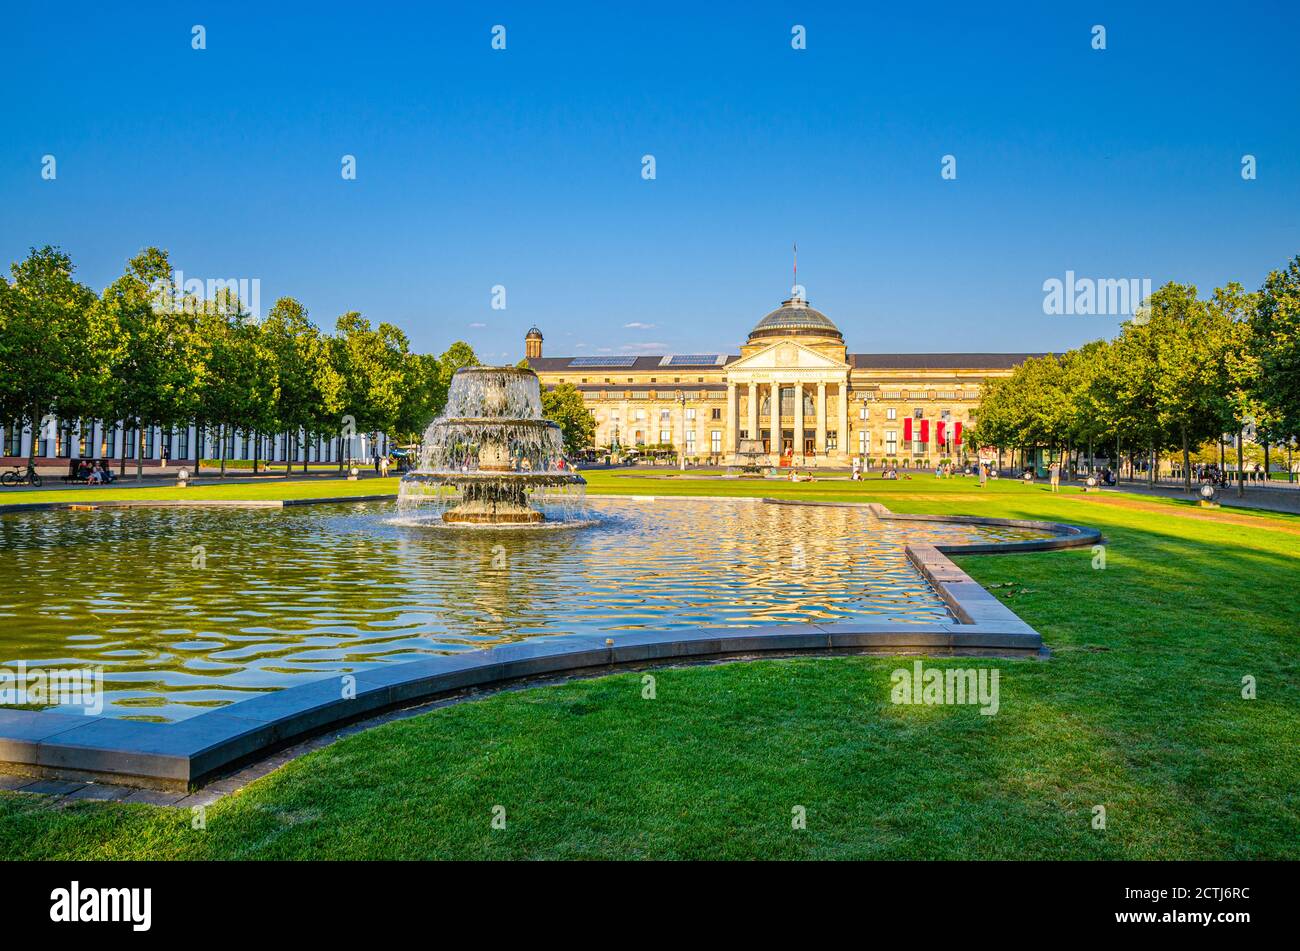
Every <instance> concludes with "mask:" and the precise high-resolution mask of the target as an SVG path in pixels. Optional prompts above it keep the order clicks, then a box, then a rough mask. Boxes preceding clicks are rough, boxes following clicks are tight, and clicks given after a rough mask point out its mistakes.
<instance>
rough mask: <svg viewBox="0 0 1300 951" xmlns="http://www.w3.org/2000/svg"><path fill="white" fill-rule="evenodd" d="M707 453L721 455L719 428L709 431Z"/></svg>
mask: <svg viewBox="0 0 1300 951" xmlns="http://www.w3.org/2000/svg"><path fill="white" fill-rule="evenodd" d="M709 453H710V455H714V456H720V455H722V431H721V430H719V429H715V430H712V431H711V432H710V433H709Z"/></svg>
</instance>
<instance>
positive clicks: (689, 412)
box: [686, 408, 695, 423]
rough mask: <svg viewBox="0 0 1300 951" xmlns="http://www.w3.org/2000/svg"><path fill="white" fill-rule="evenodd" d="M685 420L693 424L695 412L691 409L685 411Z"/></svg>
mask: <svg viewBox="0 0 1300 951" xmlns="http://www.w3.org/2000/svg"><path fill="white" fill-rule="evenodd" d="M686 419H687V420H688V421H689V422H692V423H693V422H695V410H694V409H693V408H692V409H688V410H687V411H686Z"/></svg>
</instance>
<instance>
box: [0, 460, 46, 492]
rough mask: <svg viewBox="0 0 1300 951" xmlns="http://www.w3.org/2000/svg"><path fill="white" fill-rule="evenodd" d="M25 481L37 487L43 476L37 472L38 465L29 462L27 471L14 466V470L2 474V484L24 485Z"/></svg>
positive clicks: (0, 476) (0, 481)
mask: <svg viewBox="0 0 1300 951" xmlns="http://www.w3.org/2000/svg"><path fill="white" fill-rule="evenodd" d="M24 483H26V484H29V485H32V486H36V487H39V486H40V484H41V477H40V476H39V475H37V474H36V467H35V466H34V465H32V464H31V463H28V464H27V471H26V472H22V471H21V470H19V468H18V467H17V466H14V467H13V470H12V471H10V472H6V473H3V474H0V485H6V486H8V485H23V484H24Z"/></svg>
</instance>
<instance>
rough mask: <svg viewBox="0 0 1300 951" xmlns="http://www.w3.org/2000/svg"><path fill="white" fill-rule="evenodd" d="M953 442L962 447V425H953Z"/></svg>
mask: <svg viewBox="0 0 1300 951" xmlns="http://www.w3.org/2000/svg"><path fill="white" fill-rule="evenodd" d="M952 441H953V442H954V443H956V444H957V445H958V446H960V445H961V423H953V424H952Z"/></svg>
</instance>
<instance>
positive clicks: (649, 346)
mask: <svg viewBox="0 0 1300 951" xmlns="http://www.w3.org/2000/svg"><path fill="white" fill-rule="evenodd" d="M619 349H620V350H622V351H623V352H624V353H663V352H664V351H666V350H667V349H668V344H666V343H627V344H624V345H623V346H621V347H619Z"/></svg>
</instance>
